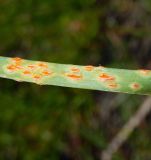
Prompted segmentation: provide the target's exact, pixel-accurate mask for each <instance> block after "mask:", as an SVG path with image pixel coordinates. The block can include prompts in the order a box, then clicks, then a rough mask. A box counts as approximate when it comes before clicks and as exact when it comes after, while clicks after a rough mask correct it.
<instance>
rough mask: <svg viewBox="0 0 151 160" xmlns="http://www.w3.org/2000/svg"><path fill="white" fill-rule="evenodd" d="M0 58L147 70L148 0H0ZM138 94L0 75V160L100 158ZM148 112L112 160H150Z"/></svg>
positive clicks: (150, 47) (150, 44)
mask: <svg viewBox="0 0 151 160" xmlns="http://www.w3.org/2000/svg"><path fill="white" fill-rule="evenodd" d="M0 55H1V56H8V57H16V56H19V57H22V58H26V59H32V60H41V61H49V62H56V63H65V64H66V63H69V64H79V65H96V66H97V65H100V64H101V65H104V66H107V67H117V68H127V69H137V68H146V69H151V1H150V0H64V1H62V0H0ZM143 100H144V96H138V95H128V94H119V93H107V92H98V91H89V90H82V89H73V88H63V87H54V86H38V85H35V84H30V83H18V82H15V81H11V80H6V79H0V159H2V160H99V159H100V154H101V152H102V150H104V149H105V148H106V147H107V146H108V144H109V143H110V141H111V139H112V138H113V137H114V136H115V135H116V134H117V133H118V131H119V130H120V129H121V128H122V126H123V125H124V124H125V123H126V122H127V121H128V120H129V118H130V117H132V116H133V114H134V113H135V112H136V110H137V109H138V108H139V106H140V105H141V103H142V102H143ZM150 135H151V115H148V116H147V117H146V118H145V119H144V120H143V122H142V123H141V124H140V125H139V127H138V128H137V129H135V131H134V132H133V133H132V134H131V135H130V137H129V138H128V139H127V141H126V142H125V143H124V144H123V145H122V146H121V148H120V149H119V150H118V152H117V153H115V154H114V156H113V160H142V159H143V160H150V159H151V153H150V151H151V136H150Z"/></svg>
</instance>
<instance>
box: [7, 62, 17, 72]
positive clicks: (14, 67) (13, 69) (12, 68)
mask: <svg viewBox="0 0 151 160" xmlns="http://www.w3.org/2000/svg"><path fill="white" fill-rule="evenodd" d="M7 69H8V70H10V71H16V69H17V68H16V66H15V65H13V64H11V65H9V66H7Z"/></svg>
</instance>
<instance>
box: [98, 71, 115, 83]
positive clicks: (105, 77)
mask: <svg viewBox="0 0 151 160" xmlns="http://www.w3.org/2000/svg"><path fill="white" fill-rule="evenodd" d="M99 78H100V80H101V81H114V80H115V77H113V76H110V75H108V74H106V73H101V74H100V76H99Z"/></svg>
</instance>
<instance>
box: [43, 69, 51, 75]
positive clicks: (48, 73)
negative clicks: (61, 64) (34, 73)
mask: <svg viewBox="0 0 151 160" xmlns="http://www.w3.org/2000/svg"><path fill="white" fill-rule="evenodd" d="M42 73H43V75H45V76H50V75H51V74H52V72H50V71H47V70H44V71H43V72H42Z"/></svg>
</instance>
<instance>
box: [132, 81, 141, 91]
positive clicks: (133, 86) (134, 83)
mask: <svg viewBox="0 0 151 160" xmlns="http://www.w3.org/2000/svg"><path fill="white" fill-rule="evenodd" d="M130 88H131V89H132V90H134V91H137V90H140V89H141V88H142V86H141V84H140V83H138V82H133V83H131V84H130Z"/></svg>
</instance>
